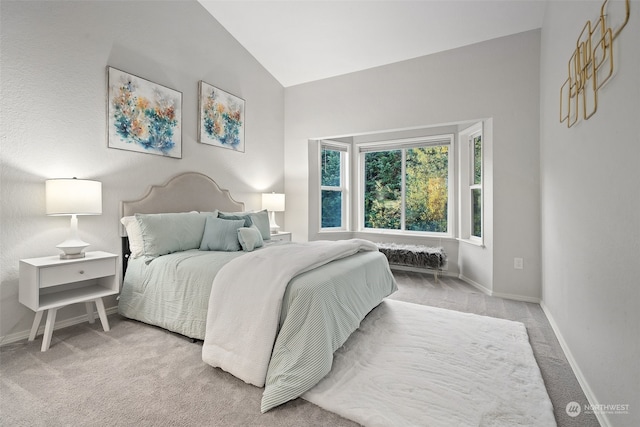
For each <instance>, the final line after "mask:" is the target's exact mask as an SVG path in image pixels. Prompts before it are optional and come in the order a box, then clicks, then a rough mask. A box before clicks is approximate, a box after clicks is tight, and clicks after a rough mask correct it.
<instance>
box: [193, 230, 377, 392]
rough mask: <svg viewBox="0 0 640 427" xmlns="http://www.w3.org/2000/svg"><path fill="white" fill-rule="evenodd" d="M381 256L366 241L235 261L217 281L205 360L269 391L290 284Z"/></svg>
mask: <svg viewBox="0 0 640 427" xmlns="http://www.w3.org/2000/svg"><path fill="white" fill-rule="evenodd" d="M377 250H378V248H377V247H376V245H375V244H373V243H371V242H369V241H366V240H361V239H351V240H341V241H337V242H328V241H315V242H308V243H295V244H287V245H277V246H273V247H269V248H264V249H262V250H258V251H255V252H251V253H249V254H247V255H245V256H241V257H239V258H236V259H234V260H232V261H231V262H229V263H228V264H227V265H226V266H225V267H223V268H222V269H221V270H220V271H219V272H218V274H217V275H216V277H215V279H214V281H213V287H212V289H211V296H210V298H209V309H208V314H207V327H206V334H205V339H204V344H203V347H202V360H203V361H204V362H205V363H208V364H209V365H211V366H215V367H219V368H222V369H223V370H225V371H227V372H229V373H231V374H233V375H234V376H236V377H238V378H240V379H241V380H243V381H245V382H247V383H249V384H253V385H256V386H258V387H263V386H264V385H265V379H266V376H267V369H268V367H269V360H270V358H271V351H272V349H273V344H274V342H275V338H276V334H277V331H278V324H279V319H280V308H281V306H282V297H283V295H284V292H285V290H286V288H287V284H288V283H289V281H290V280H291V279H292V278H293V277H295V276H296V275H298V274H301V273H304V272H305V271H309V270H312V269H314V268H316V267H319V266H321V265H324V264H327V263H329V262H331V261H334V260H337V259H340V258H344V257H347V256H350V255H353V254H355V253H357V252H359V251H377Z"/></svg>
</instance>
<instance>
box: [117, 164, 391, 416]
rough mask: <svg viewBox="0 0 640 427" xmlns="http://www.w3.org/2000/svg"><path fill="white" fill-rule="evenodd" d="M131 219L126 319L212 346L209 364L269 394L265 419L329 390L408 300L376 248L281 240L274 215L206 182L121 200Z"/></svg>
mask: <svg viewBox="0 0 640 427" xmlns="http://www.w3.org/2000/svg"><path fill="white" fill-rule="evenodd" d="M121 218H122V221H121V222H122V224H123V227H122V228H121V235H122V236H123V252H124V253H123V255H124V256H123V259H124V260H125V263H126V264H125V265H124V268H125V273H124V278H123V286H122V290H121V295H120V299H119V305H118V311H119V313H120V314H122V315H123V316H125V317H128V318H131V319H135V320H139V321H142V322H145V323H148V324H151V325H156V326H159V327H162V328H165V329H167V330H170V331H173V332H176V333H179V334H182V335H185V336H187V337H191V338H195V339H199V340H203V341H204V342H203V361H204V362H205V363H208V364H210V365H212V366H214V367H219V368H222V369H224V370H225V371H227V372H230V373H231V374H233V375H235V376H236V377H238V378H240V379H242V380H244V381H245V382H247V383H250V384H253V385H256V386H259V387H262V386H264V387H265V390H264V393H263V398H262V404H261V411H262V412H266V411H268V410H270V409H272V408H273V407H275V406H278V405H280V404H282V403H285V402H287V401H289V400H292V399H295V398H296V397H298V396H300V395H301V394H303V393H304V392H306V391H307V390H308V389H310V388H311V387H313V386H314V385H315V384H316V383H317V382H318V381H320V380H321V379H322V378H323V377H324V376H325V375H326V374H327V373H328V372H329V371H330V369H331V365H332V360H333V352H334V351H335V350H337V349H338V348H339V347H341V346H342V344H343V343H344V342H345V341H346V339H347V338H348V337H349V336H350V335H351V333H352V332H353V331H355V330H356V329H357V328H358V326H359V324H360V322H361V321H362V319H364V317H365V316H366V315H367V313H368V312H369V311H371V310H372V309H373V308H374V307H376V306H377V305H378V304H379V303H380V302H381V301H382V300H383V298H385V297H386V296H388V295H390V294H391V293H393V292H395V290H397V287H396V283H395V280H394V279H393V275H392V274H391V271H390V270H389V266H388V262H387V259H386V257H385V256H384V255H383V254H382V253H380V252H379V251H378V250H377V247H376V246H375V245H374V244H372V243H370V242H367V241H363V240H358V239H350V240H345V241H338V242H324V241H319V242H305V243H291V242H281V241H278V242H271V240H270V238H269V237H270V236H269V230H268V217H267V214H266V212H264V211H261V212H246V211H245V210H244V204H243V203H242V202H238V201H236V200H234V199H233V197H232V196H231V195H230V194H229V192H228V191H226V190H222V189H220V187H219V186H218V185H217V184H216V183H215V182H214V181H213V180H212V179H211V178H209V177H207V176H205V175H203V174H200V173H195V172H188V173H184V174H181V175H178V176H176V177H174V178H171V179H170V180H169V181H167V182H166V183H164V184H163V185H158V186H152V187H150V189H149V191H148V192H147V193H146V194H145V195H144V196H143V197H142V198H140V199H138V200H135V201H126V202H122V203H121ZM265 220H266V229H265V222H264V221H265ZM125 224H126V225H125ZM136 227H137V228H136ZM222 229H224V230H226V231H224V232H221V231H220V230H222ZM227 229H229V230H227ZM198 233H200V234H199V237H198ZM233 236H236V237H235V240H236V241H235V242H234V241H233V240H234V238H233ZM234 245H235V246H234ZM141 246H142V247H141Z"/></svg>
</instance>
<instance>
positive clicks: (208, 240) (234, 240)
mask: <svg viewBox="0 0 640 427" xmlns="http://www.w3.org/2000/svg"><path fill="white" fill-rule="evenodd" d="M244 223H245V222H244V219H239V220H231V219H221V218H216V217H214V216H212V215H209V216H207V220H206V223H205V226H204V234H203V235H202V242H201V243H200V250H201V251H226V252H232V251H239V250H240V242H239V241H238V229H239V228H241V227H244Z"/></svg>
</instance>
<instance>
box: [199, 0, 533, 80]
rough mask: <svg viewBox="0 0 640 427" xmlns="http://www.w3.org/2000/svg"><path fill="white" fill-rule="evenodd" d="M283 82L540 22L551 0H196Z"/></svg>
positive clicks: (363, 66) (412, 55) (378, 62)
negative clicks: (546, 5)
mask: <svg viewBox="0 0 640 427" xmlns="http://www.w3.org/2000/svg"><path fill="white" fill-rule="evenodd" d="M198 1H199V2H200V3H201V4H202V5H203V6H204V7H205V8H206V9H207V11H209V13H211V15H212V16H213V17H214V18H215V19H216V20H217V21H218V22H219V23H220V24H221V25H222V26H224V27H225V28H226V30H227V31H229V33H231V35H233V36H234V37H235V38H236V39H237V40H238V42H240V44H242V45H243V46H244V47H245V48H246V49H247V50H248V51H249V52H250V53H251V54H252V55H253V56H254V57H255V58H256V59H257V60H258V61H259V62H260V63H261V64H262V65H263V66H264V67H265V68H266V69H267V70H268V71H269V72H270V73H271V74H272V75H273V76H274V77H275V78H276V79H277V80H278V81H279V82H280V83H281V84H282V85H283V86H285V87H288V86H293V85H297V84H301V83H306V82H309V81H314V80H320V79H324V78H328V77H333V76H337V75H341V74H346V73H351V72H355V71H360V70H364V69H367V68H372V67H376V66H380V65H385V64H390V63H393V62H398V61H403V60H406V59H411V58H416V57H419V56H424V55H429V54H432V53H436V52H441V51H444V50H448V49H453V48H457V47H461V46H465V45H469V44H473V43H477V42H481V41H485V40H490V39H493V38H497V37H503V36H507V35H510V34H515V33H520V32H523V31H528V30H532V29H536V28H540V27H541V26H542V20H543V16H544V9H545V0H445V1H442V0H414V1H407V0H368V1H359V0H340V1H335V0H324V1H315V0H296V1H294V0H288V1H270V0H257V1H244V0H233V1H220V0H198Z"/></svg>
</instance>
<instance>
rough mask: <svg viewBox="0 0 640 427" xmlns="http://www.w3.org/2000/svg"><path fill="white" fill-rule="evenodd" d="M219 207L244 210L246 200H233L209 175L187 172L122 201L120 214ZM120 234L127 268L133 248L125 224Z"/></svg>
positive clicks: (222, 209)
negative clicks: (141, 194)
mask: <svg viewBox="0 0 640 427" xmlns="http://www.w3.org/2000/svg"><path fill="white" fill-rule="evenodd" d="M216 209H218V210H220V211H226V212H238V211H243V210H244V203H242V202H238V201H236V200H234V199H233V197H231V194H229V191H228V190H223V189H221V188H220V187H219V186H218V184H216V182H215V181H214V180H213V179H211V178H209V177H208V176H206V175H204V174H201V173H198V172H185V173H182V174H180V175H176V176H174V177H173V178H170V179H169V180H168V181H167V182H165V183H164V184H162V185H152V186H151V187H149V190H147V192H146V193H145V195H144V196H142V197H141V198H139V199H137V200H130V201H122V202H120V218H122V217H124V216H131V215H134V214H136V213H143V214H151V213H166V212H190V211H199V212H211V211H214V210H216ZM120 218H118V220H119V219H120ZM120 236H122V238H123V239H122V251H123V257H122V258H123V262H124V267H125V269H126V263H127V258H128V254H129V253H130V252H129V242H128V240H127V237H126V236H127V233H126V230H125V228H124V226H122V225H120Z"/></svg>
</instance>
